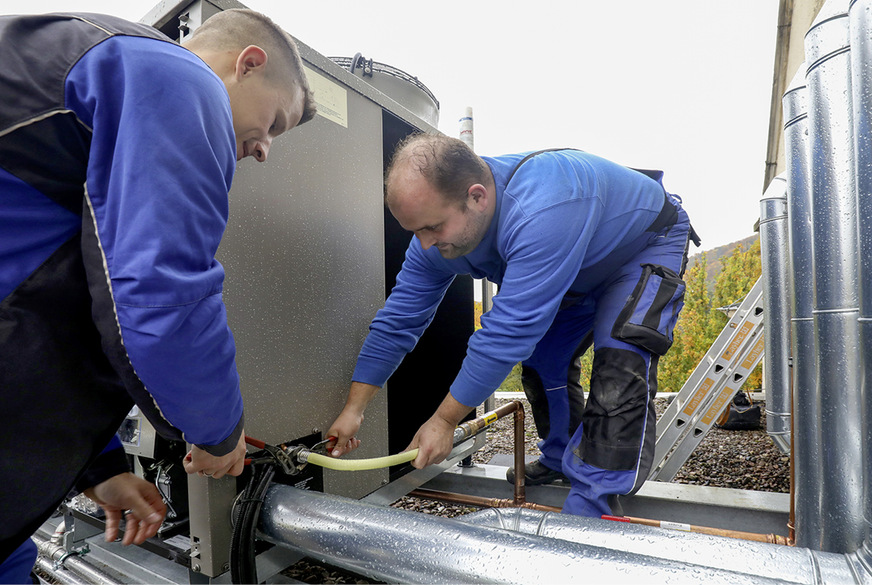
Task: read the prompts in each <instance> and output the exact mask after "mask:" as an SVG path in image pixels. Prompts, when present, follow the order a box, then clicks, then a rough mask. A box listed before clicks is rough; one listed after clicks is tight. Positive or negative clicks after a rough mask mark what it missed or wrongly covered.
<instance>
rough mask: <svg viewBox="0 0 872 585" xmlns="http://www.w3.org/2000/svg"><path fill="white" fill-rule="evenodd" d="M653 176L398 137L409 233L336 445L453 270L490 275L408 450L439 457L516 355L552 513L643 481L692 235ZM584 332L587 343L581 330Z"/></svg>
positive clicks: (392, 176)
mask: <svg viewBox="0 0 872 585" xmlns="http://www.w3.org/2000/svg"><path fill="white" fill-rule="evenodd" d="M661 178H662V173H660V172H649V171H646V172H640V171H636V170H633V169H629V168H626V167H623V166H620V165H618V164H615V163H613V162H610V161H607V160H605V159H602V158H599V157H596V156H594V155H591V154H588V153H585V152H581V151H578V150H573V149H555V150H550V151H542V152H536V153H529V154H517V155H507V156H499V157H494V158H489V157H479V156H477V155H475V154H474V153H473V152H472V151H471V150H470V149H469V148H467V147H466V146H465V145H464V144H463V142H461V141H459V140H456V139H454V138H449V137H445V136H435V135H424V134H420V135H413V136H412V137H410V138H408V139H407V140H406V141H405V142H404V143H403V144H401V145H400V146H399V147H398V148H397V152H396V154H395V156H394V159H393V161H392V163H391V166H390V167H389V169H388V172H387V175H386V191H385V192H386V197H385V201H386V203H387V205H388V207H389V208H390V211H391V213H392V214H393V215H394V217H395V218H396V219H397V220H398V221H399V223H400V225H402V226H403V227H404V228H405V229H407V230H409V231H411V232H413V233H414V237H413V238H412V241H411V243H410V244H409V248H408V250H407V252H406V259H405V262H404V263H403V267H402V269H401V271H400V273H399V275H398V276H397V284H396V286H395V287H394V289H393V290H392V291H391V293H390V296H389V297H388V299H387V302H386V303H385V306H384V308H383V309H382V310H380V311H379V312H378V314H377V315H376V317H375V319H374V320H373V322H372V325H371V326H370V332H369V335H368V336H367V338H366V341H365V342H364V345H363V348H362V350H361V352H360V355H359V357H358V362H357V366H356V369H355V372H354V377H353V382H352V384H351V389H350V392H349V397H348V400H347V402H346V405H345V408H344V409H343V411H342V412H341V413H340V415H339V417H338V418H337V420H336V421H335V422H334V424H333V426H332V428H331V429H330V431H329V434H330V435H334V436H336V437H338V440H337V441H336V445H335V447H334V448H333V451H332V453H333V455H334V456H340V455H342V454H343V453H346V452H348V451H349V450H351V449H354V448H356V447H357V446H358V445H359V440H358V439H356V438H355V434H356V433H357V431H358V429H359V428H360V425H361V422H362V420H363V411H364V409H365V407H366V405H367V404H368V403H369V401H370V400H371V399H372V397H373V396H374V395H375V393H376V392H377V391H378V389H379V387H381V386H382V385H383V384H384V383H385V381H386V380H387V379H388V377H389V376H390V375H391V373H392V372H393V371H394V369H395V368H396V367H397V365H398V364H399V363H400V362H401V360H402V359H403V356H404V355H405V354H406V353H407V352H409V351H411V349H412V348H413V347H414V345H415V343H416V342H417V340H418V338H419V337H420V335H421V334H422V332H423V331H424V329H425V328H426V327H427V325H428V324H429V323H430V320H431V319H432V317H433V314H434V312H435V310H436V308H437V306H438V305H439V302H440V301H441V299H442V296H443V294H444V293H445V291H446V289H447V288H448V286H449V285H450V284H451V282H452V280H453V279H454V277H455V275H457V274H471V275H472V276H473V277H475V278H486V279H488V280H489V281H491V282H494V283H496V284H497V285H498V286H499V292H498V294H497V295H496V296H495V297H494V301H493V308H492V309H491V310H490V311H489V312H488V313H487V314H485V315H483V316H482V319H481V324H482V327H481V329H480V330H478V331H476V332H475V333H474V334H473V335H472V337H471V338H470V341H469V347H468V350H467V355H466V358H465V360H464V362H463V365H462V367H461V370H460V372H459V374H458V375H457V377H456V378H455V380H454V382H453V384H452V385H451V388H450V391H449V392H448V394H447V395H446V397H445V399H444V400H443V402H442V403H441V405H440V406H439V408H438V409H437V411H436V412H435V413H434V414H433V416H432V417H431V418H430V419H429V420H428V421H427V422H426V423H425V424H424V425H422V426H421V428H420V429H419V430H418V432H417V434H416V435H415V437H414V439H413V440H412V443H411V445H410V448H414V447H417V448H419V450H420V451H419V454H418V457H417V458H416V459H415V461H414V463H413V464H414V465H415V467H418V468H421V467H424V466H426V465H429V464H431V463H438V462H440V461H442V460H443V459H444V458H445V457H446V456H447V455H448V453H449V452H450V451H451V448H452V434H453V430H454V427H455V426H456V425H457V424H458V423H459V422H460V421H461V420H462V419H463V417H465V416H466V415H467V414H468V413H469V412H470V411H471V410H472V409H473V408H475V407H476V406H477V405H479V404H480V403H482V402H483V401H484V399H485V398H486V397H487V396H488V395H490V394H491V393H492V392H493V391H494V390H495V389H496V388H497V387H499V385H500V383H501V382H502V381H503V379H504V378H505V377H506V375H507V374H508V373H509V372H510V371H511V369H512V367H513V366H514V364H516V363H518V362H522V363H523V365H524V368H525V371H526V373H527V375H528V376H533V375H534V374H535V375H536V376H537V377H538V378H539V380H540V381H541V388H542V390H543V392H544V394H545V401H546V404H547V411H548V422H549V426H550V429H549V431H548V433H547V434H546V437H545V439H544V440H543V441H542V442H541V443H540V445H539V447H540V450H541V452H542V455H541V457H540V460H539V462H538V465H539V466H541V467H544V468H545V469H547V470H550V471H551V472H554V473H560V472H562V473H563V474H564V475H566V476H567V477H568V478H569V481H570V483H571V489H570V493H569V496H568V497H567V500H566V503H565V504H564V508H563V510H564V512H567V513H571V514H578V515H584V516H600V515H602V514H609V513H611V510H610V507H609V503H608V502H609V498H610V496H613V495H619V494H632V493H634V492H635V491H636V490H638V488H639V487H640V486H641V484H642V482H644V480H645V478H646V476H647V473H648V471H649V470H650V466H651V460H652V458H653V451H654V439H655V433H654V424H655V413H654V406H653V398H654V395H655V393H656V391H657V377H656V371H657V361H658V359H659V356H661V355H663V354H664V353H666V350H667V349H668V348H669V346H670V345H671V343H672V330H673V327H674V325H675V322H676V320H677V318H678V313H679V311H680V310H681V307H682V302H683V295H684V283H683V282H682V280H681V276H680V275H681V274H682V273H683V271H684V267H685V263H686V261H687V248H688V241H689V239H690V238H691V237H693V238H695V235H693V236H692V230H691V227H690V223H689V220H688V217H687V214H686V213H685V212H684V210H683V209H682V208H681V205H680V202H679V200H678V199H677V198H676V197H675V196H673V195H670V194H668V193H667V192H666V191H665V190H664V188H663V186H662V184H661V182H660V179H661ZM591 332H592V333H593V345H594V360H593V374H592V376H591V382H590V396H589V399H588V401H587V404H586V406H585V409H584V412H583V415H582V421H581V424H578V426H577V429H576V430H575V432H574V433H572V432H571V420H570V419H571V416H570V411H571V405H570V398H569V395H568V393H567V373H568V371H569V368H570V364H571V362H572V360H573V359H574V358H575V357H577V355H578V354H577V353H576V351H577V350H578V349H579V348H580V347H584V344H585V343H586V341H585V338H586V336H587V335H588V334H589V333H591ZM587 342H589V341H587Z"/></svg>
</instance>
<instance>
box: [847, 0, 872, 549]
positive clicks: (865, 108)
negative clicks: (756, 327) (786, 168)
mask: <svg viewBox="0 0 872 585" xmlns="http://www.w3.org/2000/svg"><path fill="white" fill-rule="evenodd" d="M850 31H851V47H852V49H851V55H852V58H851V72H852V74H851V88H852V97H853V104H854V108H853V115H854V119H853V122H854V154H855V157H856V159H855V162H856V164H855V166H856V173H857V176H856V195H857V226H858V238H859V243H858V250H859V272H860V276H859V281H860V316H859V318H858V324H859V329H860V347H861V356H860V359H861V364H862V366H863V369H862V372H863V378H862V381H861V391H862V393H861V403H862V404H863V405H864V408H865V411H864V413H863V419H862V422H863V424H862V432H863V435H862V437H863V438H862V441H861V444H862V446H863V449H864V451H863V454H862V456H863V459H862V461H863V462H864V473H865V475H864V479H863V485H865V486H866V496H865V502H866V509H865V517H866V552H867V553H868V552H869V550H870V549H872V38H870V34H872V1H870V0H853V1H852V2H851V6H850Z"/></svg>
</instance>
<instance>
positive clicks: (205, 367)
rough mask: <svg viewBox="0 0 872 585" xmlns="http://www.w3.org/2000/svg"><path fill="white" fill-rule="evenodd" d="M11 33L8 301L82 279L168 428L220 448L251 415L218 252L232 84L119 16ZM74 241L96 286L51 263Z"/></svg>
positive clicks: (57, 21)
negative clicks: (48, 284)
mask: <svg viewBox="0 0 872 585" xmlns="http://www.w3.org/2000/svg"><path fill="white" fill-rule="evenodd" d="M5 34H6V35H7V37H5V39H4V40H8V39H12V38H17V37H15V36H14V35H20V38H19V40H18V41H17V42H16V43H13V42H12V40H8V44H9V45H14V46H15V50H16V51H17V53H15V54H14V55H13V56H10V58H8V59H6V60H5V63H6V65H5V66H4V68H5V73H4V76H3V77H2V79H0V81H2V85H3V86H4V89H3V90H2V92H3V100H0V101H2V105H0V151H2V153H3V156H2V157H0V193H2V195H3V197H0V299H7V302H10V299H12V298H13V297H14V296H15V295H16V290H20V289H19V286H20V285H21V284H22V283H23V282H25V281H26V280H28V279H29V280H30V281H31V282H33V280H34V277H33V275H34V274H38V275H39V276H38V278H40V279H46V281H48V280H51V279H60V280H65V281H66V282H67V284H66V286H69V287H82V286H86V287H88V289H89V290H90V292H91V295H92V296H93V297H94V299H95V300H94V309H93V313H94V315H93V317H94V321H95V323H96V324H97V327H98V329H99V330H100V333H101V335H102V337H103V345H104V350H105V351H106V354H107V355H108V356H109V359H110V361H111V362H112V365H113V366H114V367H115V368H116V370H118V371H119V372H124V371H127V374H124V373H122V377H124V376H125V375H127V378H126V379H125V385H126V387H127V389H128V391H129V392H130V393H131V395H132V396H133V397H134V398H135V399H136V400H137V402H138V403H139V404H140V406H141V408H142V409H143V410H144V411H145V412H147V413H148V414H149V418H150V419H151V420H152V422H153V423H154V424H155V426H156V427H157V428H158V430H160V431H162V432H163V434H165V435H169V436H172V437H173V438H184V439H185V440H187V441H189V442H191V443H195V444H198V445H201V446H204V447H206V448H207V449H208V450H210V451H211V452H213V453H214V454H216V455H221V454H224V453H225V452H227V451H229V450H230V449H232V448H233V447H235V445H236V442H237V438H238V436H239V433H240V432H241V424H242V413H243V408H242V398H241V395H240V391H239V376H238V374H237V371H236V365H235V345H234V341H233V337H232V335H231V333H230V330H229V328H228V326H227V319H226V314H225V308H224V304H223V302H222V298H221V292H222V285H223V280H224V271H223V268H222V267H221V265H220V264H219V263H218V262H217V261H216V260H215V253H216V251H217V248H218V245H219V242H220V240H221V237H222V235H223V233H224V229H225V226H226V222H227V216H228V199H227V194H228V191H229V189H230V186H231V181H232V178H233V174H234V171H235V168H236V150H235V136H234V132H233V121H232V115H231V109H230V101H229V97H228V94H227V91H226V89H225V87H224V84H223V83H222V81H221V80H220V79H219V78H218V77H217V76H216V75H215V74H214V73H213V72H212V70H211V69H210V68H209V67H208V66H207V65H206V64H205V63H204V62H203V61H202V60H200V58H199V57H197V56H196V55H194V54H193V53H191V52H190V51H188V50H187V49H184V48H182V47H180V46H178V45H177V44H175V43H173V42H171V41H170V40H169V39H167V38H166V37H163V35H161V34H160V33H158V32H157V31H155V30H154V29H151V27H146V26H144V25H136V24H133V23H127V22H125V21H121V20H119V19H114V18H112V17H106V16H99V15H43V16H34V17H29V18H22V19H17V20H15V21H14V23H13V24H11V25H9V26H8V27H7V29H6V30H5ZM59 44H66V46H65V47H63V49H61V48H59V46H58V45H59ZM76 48H80V51H81V52H80V53H76V52H75V49H76ZM40 50H42V51H45V52H46V54H47V55H48V57H46V58H45V59H39V58H38V57H39V56H38V54H37V53H38V52H39V51H40ZM56 55H58V56H59V57H58V58H56V57H55V56H56ZM34 64H38V66H36V67H34ZM7 93H8V94H9V96H7V95H6V94H7ZM7 98H8V99H7ZM83 210H84V211H83ZM81 234H84V235H83V236H82V235H81ZM77 237H81V239H82V250H83V253H84V262H85V267H86V270H87V273H88V282H81V281H73V280H70V277H69V275H68V274H62V273H57V274H53V273H52V272H51V268H50V267H48V266H47V265H46V260H47V259H49V258H50V257H51V256H52V255H54V254H55V253H56V251H57V250H59V249H60V248H61V247H62V246H63V245H64V243H65V242H67V241H69V240H70V239H71V238H77ZM9 342H10V343H34V344H35V343H39V342H40V340H38V339H18V340H16V339H14V338H11V339H10V340H9ZM22 367H31V365H30V364H22ZM70 376H71V379H73V378H74V377H75V373H74V372H73V373H71V374H70ZM179 431H181V433H179ZM210 447H214V448H210Z"/></svg>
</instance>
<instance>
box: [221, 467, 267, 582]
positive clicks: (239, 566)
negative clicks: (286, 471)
mask: <svg viewBox="0 0 872 585" xmlns="http://www.w3.org/2000/svg"><path fill="white" fill-rule="evenodd" d="M274 475H275V467H273V466H272V465H252V466H251V478H250V479H249V481H248V484H246V486H245V489H244V490H243V491H242V496H241V497H240V499H239V506H238V508H237V517H236V523H235V524H234V525H233V532H232V534H231V537H230V580H231V582H233V583H258V580H257V564H256V559H255V556H256V555H255V542H254V541H255V538H254V535H255V531H256V529H257V520H258V518H259V517H260V509H261V506H262V505H263V500H264V497H265V496H266V490H267V488H268V487H269V484H270V482H271V481H272V478H273V476H274Z"/></svg>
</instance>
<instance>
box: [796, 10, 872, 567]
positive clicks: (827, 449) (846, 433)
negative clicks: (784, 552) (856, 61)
mask: <svg viewBox="0 0 872 585" xmlns="http://www.w3.org/2000/svg"><path fill="white" fill-rule="evenodd" d="M805 51H806V61H807V63H808V64H809V65H808V71H807V73H806V82H807V85H808V98H809V103H808V109H809V138H810V142H809V144H810V148H811V150H810V159H809V160H810V161H811V169H810V171H811V193H812V218H813V222H814V239H815V244H814V250H813V253H814V274H815V307H814V311H813V318H814V327H815V336H816V338H817V344H816V346H817V356H818V357H817V364H816V365H817V371H818V381H817V388H818V398H819V400H820V418H819V419H818V420H817V421H807V420H804V421H802V422H801V423H798V424H819V425H820V429H821V438H822V445H823V455H824V457H822V458H821V460H820V462H819V464H820V465H821V466H822V470H821V473H822V477H823V478H824V482H823V483H822V485H821V486H820V490H821V491H820V501H821V504H822V506H825V507H826V511H825V513H822V514H821V515H820V523H821V530H820V540H819V541H818V542H817V543H809V542H807V540H806V539H803V540H802V543H803V544H804V545H808V546H811V548H814V549H818V550H824V551H831V552H850V551H855V550H857V549H858V548H859V547H860V545H861V544H862V542H863V535H864V532H865V524H864V522H863V512H862V510H863V491H864V490H863V483H862V482H863V477H862V475H863V470H862V467H863V464H862V463H861V461H862V454H861V445H860V427H861V411H862V408H863V405H862V404H861V401H860V378H861V376H860V351H859V341H860V339H859V326H858V321H857V319H858V317H859V302H858V290H859V281H858V268H857V267H858V258H857V214H856V199H855V192H854V185H855V181H854V164H853V160H854V157H853V150H854V148H853V138H852V136H853V132H852V114H851V109H852V106H851V99H850V97H851V79H850V73H851V65H850V56H851V50H850V45H849V33H848V0H830V1H829V2H827V3H826V4H825V5H824V7H823V8H822V9H821V12H820V14H818V17H817V19H816V20H815V22H814V23H813V24H812V27H811V28H810V29H809V31H808V33H807V34H806V38H805ZM798 538H799V537H798Z"/></svg>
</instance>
